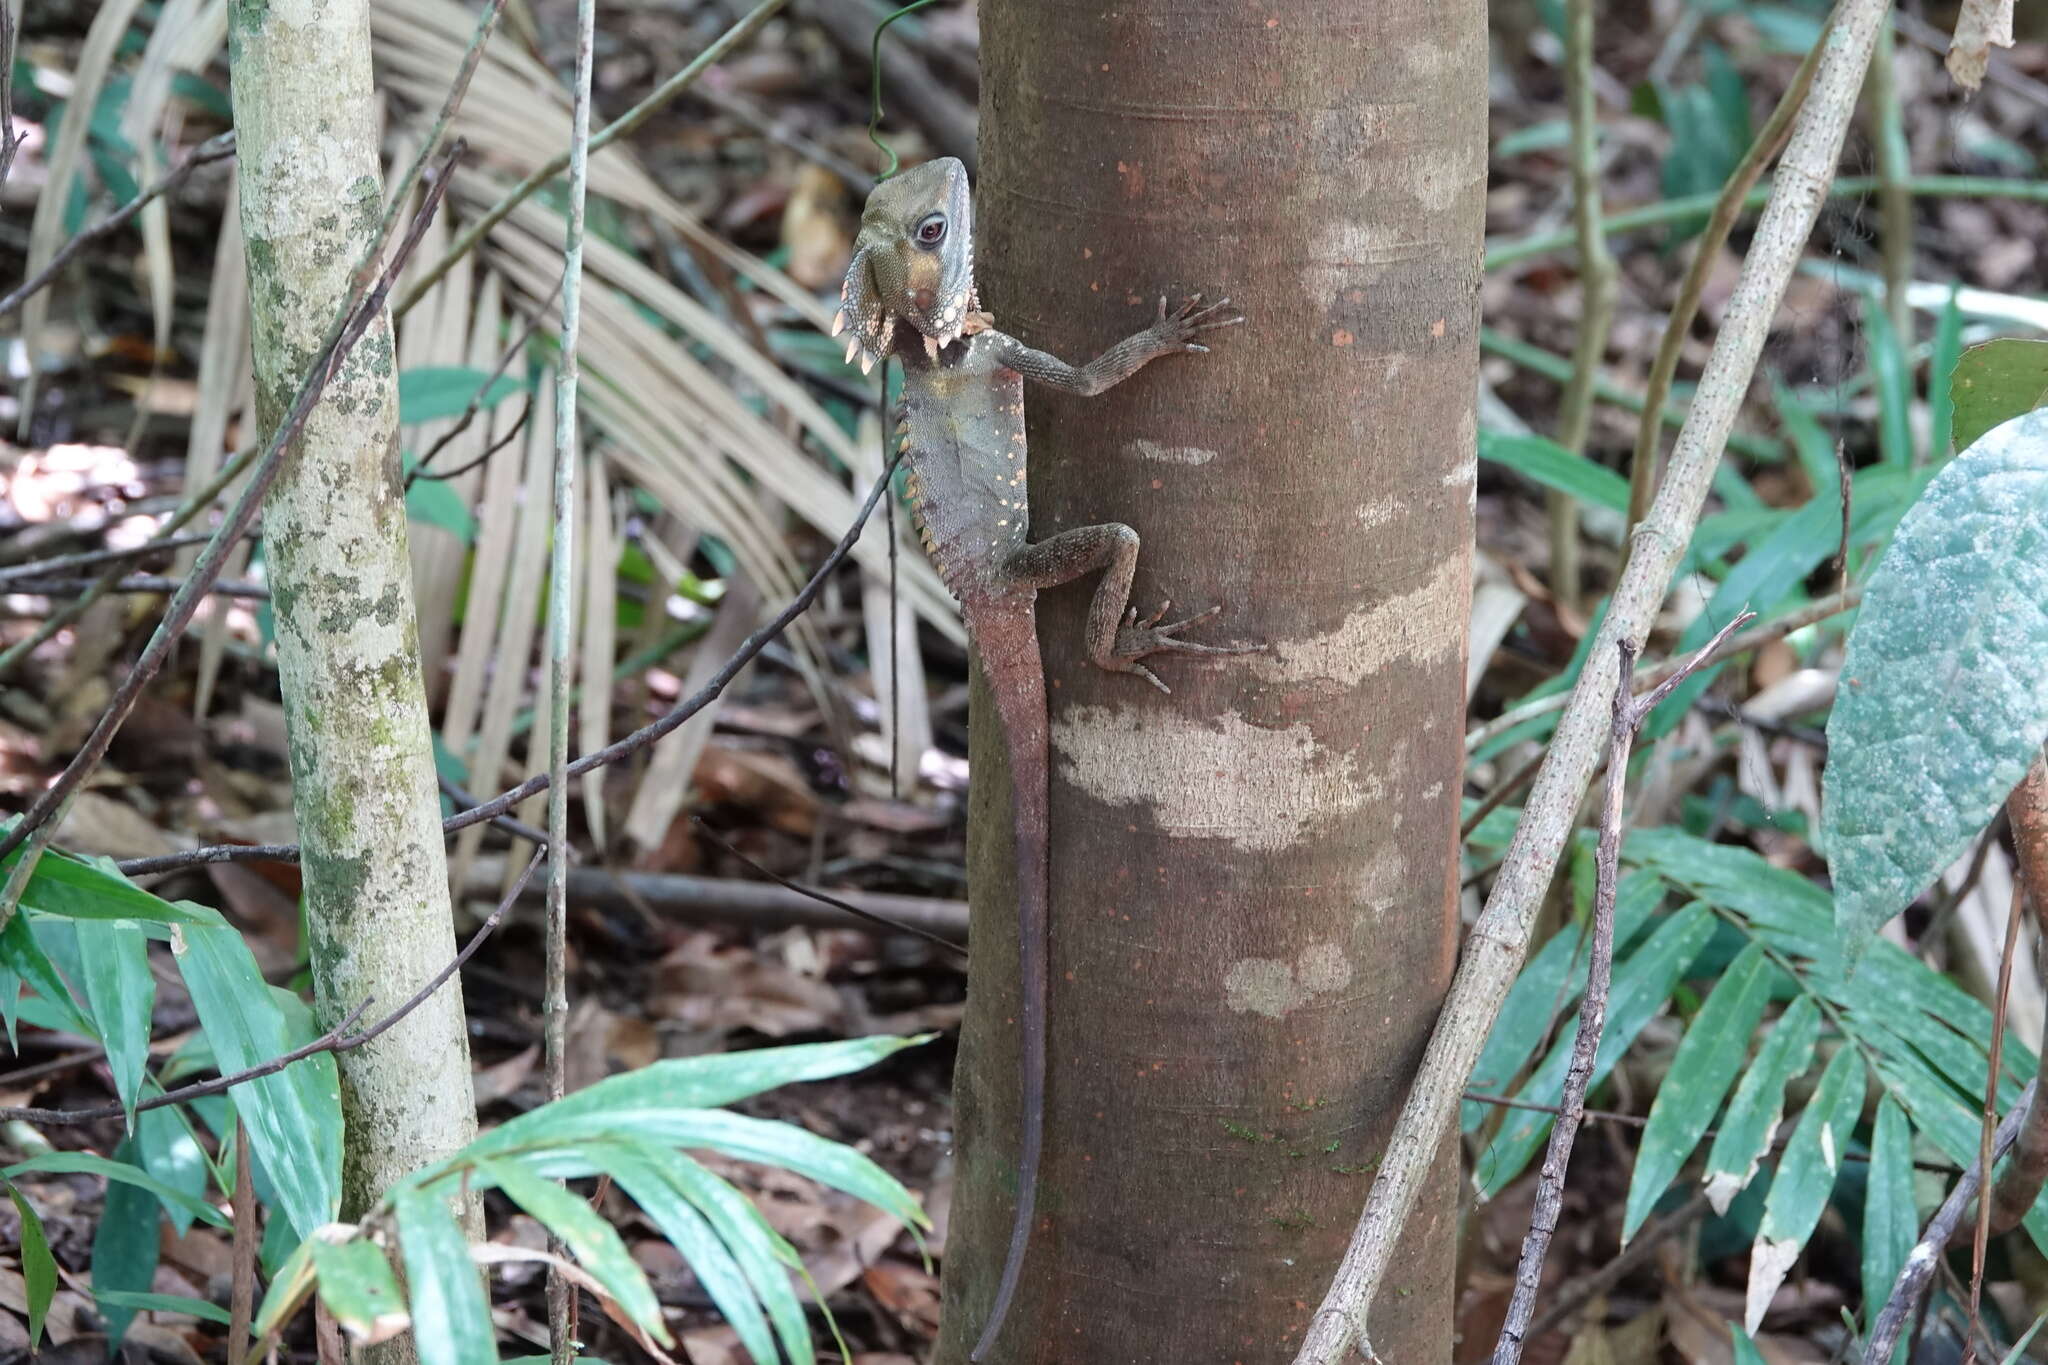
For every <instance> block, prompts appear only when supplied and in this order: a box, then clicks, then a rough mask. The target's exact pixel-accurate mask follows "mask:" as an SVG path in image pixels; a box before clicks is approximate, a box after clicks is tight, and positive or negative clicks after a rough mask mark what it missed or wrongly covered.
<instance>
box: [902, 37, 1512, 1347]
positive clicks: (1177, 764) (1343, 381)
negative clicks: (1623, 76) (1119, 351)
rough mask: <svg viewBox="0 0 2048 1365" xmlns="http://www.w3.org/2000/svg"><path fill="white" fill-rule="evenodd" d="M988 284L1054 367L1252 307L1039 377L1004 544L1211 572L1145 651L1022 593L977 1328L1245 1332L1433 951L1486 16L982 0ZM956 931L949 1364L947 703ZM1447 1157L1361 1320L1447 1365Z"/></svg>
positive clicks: (1363, 1156)
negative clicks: (1032, 542) (1038, 966)
mask: <svg viewBox="0 0 2048 1365" xmlns="http://www.w3.org/2000/svg"><path fill="white" fill-rule="evenodd" d="M981 17H982V60H983V86H982V92H983V93H982V99H983V106H982V120H981V130H982V132H981V153H982V168H983V179H982V182H981V184H980V186H979V187H978V192H977V195H976V204H977V226H978V231H979V242H978V250H977V256H978V259H979V260H980V261H981V263H982V276H983V278H982V289H981V297H982V299H983V301H984V303H985V304H986V306H987V307H988V308H989V309H990V311H991V312H993V313H994V315H995V317H996V319H997V323H998V325H999V326H1001V327H1002V328H1003V329H1004V330H1005V331H1008V332H1010V333H1012V334H1013V335H1016V336H1019V337H1021V338H1022V339H1023V340H1025V341H1026V342H1027V343H1029V344H1031V345H1034V346H1038V347H1041V348H1044V349H1047V350H1051V351H1053V352H1055V353H1057V354H1059V355H1061V356H1063V357H1065V358H1067V359H1069V360H1073V361H1076V362H1079V361H1082V360H1086V359H1088V358H1090V357H1091V356H1093V355H1094V354H1096V353H1097V352H1099V351H1101V350H1102V349H1104V348H1105V347H1107V346H1108V345H1109V344H1110V343H1112V342H1114V341H1116V340H1117V339H1118V338H1120V337H1122V336H1125V335H1127V334H1128V333H1130V332H1133V331H1135V330H1137V329H1138V328H1139V327H1141V326H1143V325H1144V324H1145V323H1146V322H1148V321H1149V320H1150V318H1151V317H1152V315H1153V310H1154V309H1155V307H1156V304H1157V299H1158V296H1159V295H1160V294H1161V293H1171V294H1173V295H1175V296H1176V298H1177V297H1178V296H1179V295H1181V294H1184V293H1191V292H1195V291H1205V292H1207V293H1209V294H1210V295H1211V296H1212V297H1213V296H1214V295H1216V294H1219V293H1227V294H1229V295H1230V297H1231V298H1232V300H1233V301H1234V302H1235V304H1236V305H1237V306H1239V307H1241V308H1242V309H1243V311H1244V312H1245V313H1246V314H1247V316H1248V317H1249V319H1250V320H1249V323H1248V324H1247V325H1246V326H1244V327H1243V328H1239V329H1233V330H1232V331H1230V332H1227V333H1224V334H1222V335H1221V336H1220V337H1219V338H1218V339H1217V341H1216V346H1215V351H1214V353H1213V354H1211V355H1207V356H1191V357H1187V358H1185V359H1181V358H1169V359H1167V360H1162V361H1159V362H1157V363H1156V364H1154V365H1152V366H1151V367H1149V368H1148V369H1147V370H1145V371H1144V372H1143V373H1142V374H1140V375H1138V376H1137V377H1136V378H1134V379H1131V380H1129V381H1127V382H1126V383H1125V384H1123V385H1121V386H1120V387H1118V388H1116V389H1114V390H1112V391H1110V392H1109V393H1108V394H1106V395H1104V396H1102V397H1099V398H1095V399H1081V398H1071V397H1067V396H1064V395H1060V394H1056V393H1053V392H1050V391H1048V390H1045V389H1034V390H1033V391H1032V392H1031V393H1030V395H1029V396H1028V399H1027V410H1028V413H1029V420H1030V435H1031V460H1032V492H1033V503H1032V508H1031V515H1032V526H1033V532H1034V537H1033V538H1034V539H1043V538H1045V537H1047V536H1050V535H1052V534H1055V533H1057V532H1059V531H1061V530H1064V529H1066V528H1068V527H1073V526H1080V525H1086V524H1089V523H1094V522H1101V521H1108V520H1120V521H1125V522H1128V523H1130V524H1131V525H1133V526H1134V527H1136V528H1137V530H1138V533H1139V534H1140V536H1141V537H1143V542H1144V548H1143V551H1142V554H1141V556H1140V561H1139V568H1138V589H1137V596H1136V598H1135V599H1134V600H1135V602H1136V604H1137V605H1139V606H1141V607H1142V608H1143V609H1144V610H1145V611H1147V612H1149V611H1150V610H1151V609H1152V608H1153V607H1154V606H1156V605H1157V604H1158V602H1159V600H1160V599H1161V598H1162V597H1172V598H1174V599H1175V602H1176V615H1178V614H1181V613H1184V612H1188V611H1192V610H1199V609H1201V608H1204V607H1207V606H1208V605H1210V604H1212V603H1220V604H1221V605H1222V606H1223V613H1222V615H1220V616H1219V617H1217V618H1216V619H1215V620H1214V621H1212V622H1209V623H1207V624H1206V626H1205V628H1204V630H1202V631H1198V632H1196V634H1197V637H1198V638H1201V639H1205V640H1209V641H1216V642H1221V641H1226V640H1263V641H1265V642H1266V643H1267V644H1268V646H1269V649H1268V651H1267V652H1266V653H1264V654H1260V655H1255V656H1250V657H1249V658H1225V659H1219V660H1193V659H1188V658H1176V657H1173V656H1170V655H1169V656H1162V657H1161V658H1160V659H1158V660H1155V661H1154V662H1156V663H1158V664H1159V665H1160V668H1159V671H1160V673H1161V676H1162V677H1164V678H1165V680H1166V681H1167V683H1168V684H1169V685H1170V686H1172V687H1173V689H1174V693H1173V695H1172V696H1170V697H1167V696H1161V695H1159V694H1157V693H1156V692H1154V691H1153V690H1152V689H1150V688H1148V687H1146V686H1145V685H1144V684H1143V683H1142V682H1139V681H1137V680H1135V679H1132V678H1128V677H1117V676H1111V675H1107V674H1104V673H1102V672H1101V671H1100V670H1097V669H1095V668H1093V667H1091V666H1090V665H1089V664H1088V663H1087V661H1086V659H1085V657H1084V655H1083V652H1082V650H1081V644H1080V642H1081V637H1082V617H1083V613H1084V611H1085V604H1086V602H1087V598H1088V592H1089V590H1090V588H1092V584H1091V585H1089V586H1088V587H1085V588H1084V587H1077V588H1073V589H1064V590H1056V591H1054V592H1051V593H1048V594H1046V595H1044V596H1043V597H1041V598H1040V613H1041V626H1040V632H1039V634H1040V640H1041V643H1042V646H1043V648H1044V651H1045V656H1046V666H1047V674H1048V679H1049V686H1050V695H1051V699H1052V704H1051V711H1052V745H1053V767H1054V772H1053V783H1052V820H1051V847H1052V864H1053V867H1052V898H1051V906H1052V972H1051V979H1052V999H1051V1005H1050V1018H1051V1039H1050V1047H1049V1056H1050V1077H1049V1095H1048V1107H1047V1119H1046V1122H1047V1128H1046V1147H1045V1164H1044V1170H1043V1173H1042V1177H1041V1185H1040V1191H1039V1198H1038V1209H1039V1219H1038V1225H1037V1229H1036V1233H1035V1236H1034V1238H1033V1240H1032V1244H1031V1252H1030V1258H1029V1261H1028V1263H1027V1265H1026V1269H1025V1275H1024V1283H1023V1287H1022V1290H1021V1292H1020V1295H1019V1299H1018V1303H1017V1305H1016V1307H1015V1308H1014V1309H1013V1310H1012V1313H1011V1316H1010V1320H1009V1324H1008V1327H1007V1328H1006V1330H1005V1332H1004V1334H1003V1337H1002V1339H1001V1341H1000V1343H999V1346H998V1348H997V1350H996V1351H995V1353H994V1355H993V1356H992V1361H993V1362H996V1363H997V1365H1010V1363H1011V1362H1022V1361H1032V1362H1052V1361H1059V1362H1062V1363H1063V1365H1075V1363H1076V1362H1096V1361H1111V1360H1114V1361H1117V1362H1126V1361H1131V1362H1162V1363H1164V1362H1173V1363H1174V1365H1179V1363H1180V1362H1186V1361H1230V1360H1240V1359H1241V1360H1246V1361H1252V1360H1274V1359H1281V1358H1284V1357H1285V1356H1286V1355H1288V1354H1291V1352H1292V1350H1293V1348H1294V1346H1295V1345H1296V1344H1298V1343H1299V1341H1300V1339H1301V1335H1302V1333H1303V1331H1304V1329H1305V1328H1306V1326H1307V1322H1308V1316H1309V1313H1310V1311H1311V1306H1312V1305H1313V1304H1315V1303H1316V1302H1317V1301H1318V1300H1319V1299H1320V1298H1321V1296H1322V1293H1323V1291H1324V1289H1325V1287H1326V1286H1327V1284H1328V1281H1329V1276H1330V1274H1331V1271H1332V1270H1333V1268H1334V1267H1335V1265H1336V1263H1337V1261H1338V1259H1339V1258H1340V1256H1341V1255H1342V1252H1343V1249H1344V1244H1345V1239H1346V1234H1347V1233H1348V1231H1349V1228H1350V1225H1351V1222H1352V1220H1353V1218H1354V1217H1355V1215H1356V1211H1357V1209H1358V1207H1359V1204H1360V1202H1361V1201H1362V1199H1363V1198H1364V1194H1365V1188H1366V1184H1367V1182H1368V1180H1369V1178H1370V1177H1369V1175H1368V1174H1367V1171H1368V1170H1369V1168H1370V1166H1371V1164H1372V1163H1373V1162H1374V1161H1375V1159H1376V1158H1377V1157H1378V1156H1379V1154H1380V1152H1381V1149H1382V1146H1383V1144H1384V1141H1385V1138H1386V1135H1387V1132H1388V1130H1389V1129H1390V1127H1391V1125H1392V1121H1393V1118H1394V1115H1395V1113H1396V1111H1397V1110H1398V1108H1399V1106H1400V1103H1401V1099H1402V1096H1403V1095H1404V1093H1405V1091H1406V1088H1407V1084H1408V1080H1409V1077H1410V1076H1411V1074H1412V1073H1413V1069H1414V1066H1415V1064H1416V1062H1417V1060H1418V1059H1419V1057H1420V1055H1421V1051H1422V1047H1423V1044H1424V1042H1425V1040H1426V1038H1427V1034H1428V1029H1429V1027H1430V1025H1431V1023H1432V1022H1433V1021H1434V1019H1435V1015H1436V1010H1437V1006H1438V1002H1439V1000H1440V998H1441V994H1442V991H1443V989H1444V987H1445V985H1446V983H1447V982H1448V980H1449V976H1450V971H1451V967H1452V963H1453V954H1454V951H1455V946H1456V931H1457V915H1456V910H1457V890H1458V884H1457V877H1456V857H1455V851H1456V839H1457V814H1458V795H1459V773H1460V771H1461V763H1462V753H1461V745H1460V728H1461V720H1462V716H1463V712H1464V696H1463V692H1464V681H1463V679H1464V640H1465V619H1466V608H1467V602H1468V589H1469V578H1470V552H1471V496H1472V489H1473V484H1472V479H1473V450H1474V434H1475V432H1474V419H1473V391H1474V372H1475V367H1476V365H1477V332H1476V327H1477V310H1476V293H1477V288H1478V285H1479V248H1480V233H1481V218H1482V209H1483V192H1484V184H1485V152H1486V143H1485V131H1486V128H1485V121H1486V104H1485V99H1486V93H1485V74H1486V53H1485V34H1484V18H1485V16H1484V11H1483V9H1482V7H1481V6H1480V5H1478V4H1476V3H1472V2H1471V0H1463V2H1462V3H1455V4H1451V5H1448V6H1413V5H1397V4H1394V3H1391V0H1297V3H1295V4H1291V5H1284V6H1283V5H1271V6H1265V7H1255V6H1253V7H1221V8H1219V7H1217V6H1215V5H1213V4H1197V3H1194V2H1193V0H1126V2H1125V3H1122V4H1120V5H1118V6H1116V7H1114V8H1113V9H1112V10H1100V9H1089V8H1085V7H1084V8H1082V9H1075V8H1074V7H1071V6H1047V5H1044V4H1042V3H1039V0H984V3H983V5H982V9H981ZM976 705H977V712H976V717H977V723H976V726H975V747H974V771H975V774H976V781H975V799H974V804H973V811H972V821H971V833H970V854H969V857H970V862H971V864H972V871H973V878H974V880H973V885H972V896H971V900H972V903H973V906H974V911H973V914H974V930H973V937H974V943H975V953H974V958H973V963H972V978H971V981H970V1002H969V1007H968V1017H967V1021H966V1026H965V1029H964V1034H963V1038H962V1045H961V1057H960V1063H959V1071H958V1073H957V1076H956V1102H957V1105H958V1130H959V1138H960V1147H959V1166H958V1185H957V1188H956V1194H955V1200H954V1205H953V1220H952V1224H951V1230H950V1234H949V1240H948V1247H947V1264H946V1310H947V1311H946V1315H945V1326H944V1330H943V1334H942V1340H941V1350H940V1353H939V1357H938V1358H939V1359H940V1360H941V1361H944V1362H948V1365H951V1363H952V1362H957V1361H960V1360H963V1359H964V1358H965V1354H966V1349H967V1346H968V1345H969V1344H970V1343H971V1342H972V1341H973V1339H974V1335H975V1333H976V1332H977V1331H978V1330H979V1328H980V1326H981V1320H982V1317H983V1315H984V1314H985V1312H986V1308H987V1305H988V1303H989V1300H990V1298H991V1296H992V1295H993V1293H994V1289H995V1281H996V1275H997V1271H998V1270H999V1268H1000V1265H1001V1260H1002V1252H1003V1246H1004V1242H1005V1239H1006V1237H1007V1233H1008V1220H1009V1216H1010V1210H1011V1207H1012V1200H1013V1193H1014V1191H1013V1181H1014V1161H1015V1153H1016V1143H1017V1136H1016V1135H1017V1131H1018V1114H1017V1095H1016V1080H1015V1077H1016V1046H1017V1044H1016V1037H1015V1025H1014V1022H1013V1021H1014V1019H1015V1017H1016V984H1015V983H1016V944H1015V933H1014V929H1013V925H1012V921H1011V901H1010V899H1009V891H1010V882H1011V873H1010V867H1009V862H1010V856H1011V855H1010V836H1009V825H1008V806H1009V797H1008V792H1007V779H1006V777H1005V775H1004V770H1003V763H1002V755H1001V752H1000V750H1001V745H1000V740H999V737H998V735H997V732H996V730H995V728H994V727H993V726H992V725H990V724H988V723H987V720H988V718H989V717H990V715H991V712H990V711H989V710H988V708H987V707H986V705H985V695H984V694H982V693H981V692H979V691H977V694H976ZM1456 1175H1457V1170H1456V1162H1455V1158H1454V1149H1453V1148H1452V1147H1451V1146H1450V1145H1449V1144H1448V1143H1447V1144H1446V1146H1445V1148H1444V1159H1443V1161H1442V1162H1441V1163H1440V1169H1439V1173H1438V1177H1437V1179H1436V1181H1435V1183H1434V1185H1433V1187H1432V1188H1431V1190H1430V1191H1429V1192H1428V1193H1427V1194H1426V1195H1425V1196H1424V1200H1423V1204H1422V1207H1421V1208H1420V1210H1419V1211H1418V1215H1417V1217H1416V1218H1415V1219H1414V1220H1413V1221H1412V1222H1411V1224H1410V1226H1409V1232H1408V1234H1407V1235H1408V1243H1407V1251H1406V1253H1405V1254H1404V1256H1403V1258H1402V1261H1401V1264H1402V1265H1403V1266H1404V1267H1406V1271H1405V1273H1404V1274H1403V1275H1402V1276H1401V1277H1400V1278H1401V1282H1400V1283H1399V1284H1398V1285H1396V1286H1395V1289H1396V1291H1397V1292H1396V1293H1394V1294H1390V1295H1389V1296H1387V1300H1386V1306H1385V1307H1384V1309H1383V1310H1382V1313H1381V1314H1380V1316H1379V1317H1378V1318H1376V1322H1375V1326H1376V1329H1377V1330H1376V1332H1375V1337H1374V1341H1375V1345H1376V1346H1377V1347H1378V1348H1379V1350H1380V1352H1381V1354H1382V1356H1383V1357H1384V1358H1386V1359H1390V1360H1400V1361H1403V1362H1411V1361H1430V1360H1447V1359H1448V1358H1449V1354H1450V1311H1451V1290H1452V1278H1453V1259H1454V1251H1455V1247H1454V1234H1455V1218H1456V1187H1455V1181H1456Z"/></svg>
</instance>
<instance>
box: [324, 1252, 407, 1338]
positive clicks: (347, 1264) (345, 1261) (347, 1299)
mask: <svg viewBox="0 0 2048 1365" xmlns="http://www.w3.org/2000/svg"><path fill="white" fill-rule="evenodd" d="M306 1245H307V1246H309V1247H310V1248H312V1252H313V1270H314V1273H315V1274H317V1275H318V1276H319V1279H320V1301H321V1302H322V1303H324V1304H326V1305H327V1311H328V1312H330V1313H332V1314H334V1320H335V1321H336V1322H337V1323H339V1324H340V1325H341V1327H342V1330H344V1331H346V1332H348V1333H349V1334H350V1335H351V1336H353V1337H355V1338H356V1340H358V1341H383V1340H385V1339H387V1338H389V1337H390V1336H392V1335H393V1334H394V1332H396V1331H397V1330H399V1329H401V1328H402V1327H403V1326H404V1323H405V1320H406V1315H405V1294H404V1293H403V1292H402V1291H401V1290H400V1289H399V1287H398V1280H397V1278H396V1277H395V1276H393V1275H392V1273H391V1263H390V1262H389V1261H387V1260H385V1259H384V1249H383V1248H382V1247H380V1246H378V1245H377V1244H376V1243H375V1242H372V1241H369V1240H368V1239H366V1238H362V1237H354V1238H350V1239H349V1240H348V1241H346V1242H330V1241H328V1240H327V1239H326V1238H324V1237H309V1238H307V1239H306Z"/></svg>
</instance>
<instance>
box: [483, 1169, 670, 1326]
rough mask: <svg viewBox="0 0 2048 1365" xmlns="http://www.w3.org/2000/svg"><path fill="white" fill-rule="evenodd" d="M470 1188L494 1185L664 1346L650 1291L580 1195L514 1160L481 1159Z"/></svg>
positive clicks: (608, 1226)
mask: <svg viewBox="0 0 2048 1365" xmlns="http://www.w3.org/2000/svg"><path fill="white" fill-rule="evenodd" d="M472 1169H473V1170H474V1172H475V1183H476V1184H477V1185H479V1186H490V1185H496V1186H497V1187H498V1188H499V1189H500V1190H502V1191H504V1193H505V1195H506V1197H508V1198H509V1199H511V1200H512V1202H513V1203H515V1204H517V1205H519V1207H520V1208H522V1209H525V1210H526V1212H527V1213H528V1214H530V1215H531V1216H532V1217H533V1218H534V1219H536V1220H537V1221H539V1222H540V1223H541V1225H542V1226H544V1227H546V1228H547V1230H548V1231H549V1232H551V1233H553V1234H554V1235H555V1236H556V1237H557V1238H559V1239H560V1240H561V1242H562V1245H563V1246H564V1247H566V1248H567V1249H568V1251H569V1254H570V1255H571V1256H573V1257H575V1258H576V1260H577V1261H578V1262H579V1263H580V1264H581V1265H582V1266H583V1268H584V1269H585V1270H587V1271H589V1272H590V1274H591V1276H592V1278H594V1279H595V1280H596V1281H597V1282H598V1283H599V1284H600V1285H602V1286H604V1291H605V1292H606V1293H607V1294H609V1295H611V1296H612V1298H613V1299H615V1300H617V1302H618V1305H619V1307H620V1308H621V1309H623V1310H624V1311H625V1313H626V1315H627V1316H628V1317H630V1318H632V1319H633V1321H635V1322H637V1323H639V1324H640V1326H641V1327H642V1328H644V1329H646V1331H647V1332H648V1333H649V1334H650V1335H652V1336H653V1337H654V1338H655V1339H656V1340H657V1341H660V1342H662V1343H663V1344H664V1345H665V1344H667V1343H668V1342H669V1341H670V1337H669V1334H668V1328H667V1326H666V1325H665V1324H664V1323H663V1322H662V1320H661V1305H660V1304H659V1303H658V1302H656V1300H655V1297H654V1287H653V1286H652V1285H650V1284H649V1283H648V1282H647V1276H646V1274H645V1273H644V1272H643V1271H642V1270H641V1269H640V1267H639V1265H638V1264H637V1263H636V1262H635V1261H634V1260H633V1255H632V1253H631V1252H629V1251H627V1250H626V1244H625V1243H624V1242H623V1241H621V1240H620V1239H619V1234H618V1233H617V1232H616V1231H614V1230H613V1228H612V1225H611V1224H609V1223H607V1222H605V1220H604V1219H602V1218H600V1217H598V1216H597V1214H596V1213H595V1212H593V1211H592V1210H591V1207H590V1205H589V1204H588V1203H586V1202H585V1201H584V1200H583V1198H582V1197H581V1196H579V1195H576V1194H572V1193H571V1192H570V1191H569V1190H567V1189H565V1188H564V1187H562V1186H560V1185H557V1184H555V1183H554V1182H553V1181H551V1180H544V1179H542V1178H541V1177H540V1176H537V1175H535V1174H534V1173H533V1172H532V1171H530V1170H528V1169H526V1167H524V1166H523V1165H521V1164H520V1163H519V1162H518V1161H517V1160H511V1159H507V1160H490V1159H483V1160H479V1161H477V1162H476V1163H475V1165H474V1167H473V1168H472Z"/></svg>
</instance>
